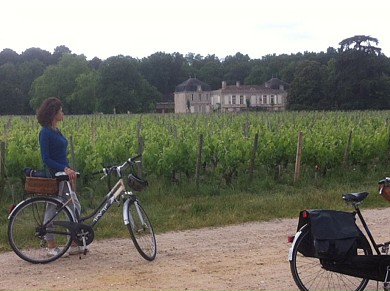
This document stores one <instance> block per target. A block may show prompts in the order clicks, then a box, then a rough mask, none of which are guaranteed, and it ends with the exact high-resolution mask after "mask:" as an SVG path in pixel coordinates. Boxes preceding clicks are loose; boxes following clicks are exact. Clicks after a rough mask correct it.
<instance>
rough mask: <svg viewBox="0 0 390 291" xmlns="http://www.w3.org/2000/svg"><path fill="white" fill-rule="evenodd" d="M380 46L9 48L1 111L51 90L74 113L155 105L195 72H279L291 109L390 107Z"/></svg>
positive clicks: (21, 107) (216, 82) (213, 77)
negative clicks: (221, 51)
mask: <svg viewBox="0 0 390 291" xmlns="http://www.w3.org/2000/svg"><path fill="white" fill-rule="evenodd" d="M377 45H378V40H377V39H376V38H372V37H370V36H364V35H357V36H353V37H351V38H347V39H344V40H342V41H341V42H340V47H339V48H337V49H336V48H332V47H329V48H328V49H327V51H326V52H320V53H314V52H304V53H297V54H291V55H286V54H283V55H267V56H264V57H262V58H261V59H250V58H249V56H248V55H244V54H242V53H239V52H238V53H236V55H234V56H226V57H225V58H224V59H219V58H218V57H216V56H215V55H208V56H206V57H203V56H201V55H197V54H193V53H189V54H187V55H185V56H183V55H182V54H180V53H173V54H167V53H163V52H156V53H154V54H152V55H150V56H149V57H145V58H142V59H135V58H132V57H130V56H123V55H119V56H112V57H110V58H108V59H106V60H101V59H99V58H97V57H95V58H93V59H92V60H87V59H86V57H85V56H84V55H76V54H73V53H72V52H71V50H70V49H69V48H67V47H66V46H58V47H56V48H55V49H54V52H53V53H50V52H48V51H45V50H42V49H39V48H29V49H27V50H26V51H24V52H23V53H21V54H18V53H16V52H15V51H13V50H12V49H8V48H7V49H4V50H3V51H1V52H0V114H1V115H6V114H16V115H22V114H34V112H35V109H36V108H37V106H39V104H40V103H41V102H42V100H43V99H44V98H46V97H48V96H57V97H59V98H60V99H61V100H62V101H63V102H64V107H65V108H64V109H65V112H66V113H67V114H89V113H96V112H102V113H113V112H116V113H127V112H132V113H146V112H154V110H155V106H156V103H158V102H163V101H173V92H174V90H175V87H176V86H177V85H178V84H180V83H181V82H183V81H185V80H186V79H188V78H189V77H196V78H198V79H199V80H201V81H204V82H206V83H208V84H209V85H210V86H211V88H212V89H218V88H220V87H221V82H222V81H226V82H227V83H228V84H234V83H235V82H236V81H239V82H240V83H241V84H252V85H256V84H257V85H261V84H264V82H265V81H267V80H269V79H270V78H272V77H278V78H279V79H282V80H283V81H285V82H287V83H289V84H290V86H289V95H288V109H290V110H365V109H390V60H389V58H388V57H386V56H385V55H384V54H383V53H381V49H380V48H379V47H378V46H377Z"/></svg>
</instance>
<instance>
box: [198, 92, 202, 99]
mask: <svg viewBox="0 0 390 291" xmlns="http://www.w3.org/2000/svg"><path fill="white" fill-rule="evenodd" d="M199 101H202V94H201V93H199Z"/></svg>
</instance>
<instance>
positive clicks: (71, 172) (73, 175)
mask: <svg viewBox="0 0 390 291" xmlns="http://www.w3.org/2000/svg"><path fill="white" fill-rule="evenodd" d="M64 172H65V174H67V175H68V176H69V180H77V175H76V172H75V171H74V170H72V169H71V168H68V167H66V168H65V169H64Z"/></svg>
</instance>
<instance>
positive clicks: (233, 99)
mask: <svg viewBox="0 0 390 291" xmlns="http://www.w3.org/2000/svg"><path fill="white" fill-rule="evenodd" d="M232 104H237V103H236V95H233V96H232Z"/></svg>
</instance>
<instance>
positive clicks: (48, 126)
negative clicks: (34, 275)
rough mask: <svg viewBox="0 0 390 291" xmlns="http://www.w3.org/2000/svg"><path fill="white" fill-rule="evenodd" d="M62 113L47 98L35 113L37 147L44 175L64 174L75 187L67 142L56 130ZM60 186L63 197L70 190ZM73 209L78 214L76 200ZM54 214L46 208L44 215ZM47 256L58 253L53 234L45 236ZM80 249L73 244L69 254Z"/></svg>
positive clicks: (55, 100)
mask: <svg viewBox="0 0 390 291" xmlns="http://www.w3.org/2000/svg"><path fill="white" fill-rule="evenodd" d="M63 118H64V113H63V112H62V102H61V100H59V99H58V98H56V97H50V98H47V99H46V100H45V101H44V102H43V103H42V105H41V106H40V107H39V109H38V111H37V119H38V122H39V124H40V125H41V126H42V128H41V131H40V132H39V145H40V149H41V156H42V161H43V164H44V167H45V171H46V175H47V176H48V177H54V174H55V173H56V172H65V173H66V174H67V175H68V176H69V179H70V181H71V184H72V185H73V187H74V185H75V182H76V180H77V174H76V172H75V171H74V170H73V169H71V168H70V167H69V161H68V158H67V154H68V150H67V148H68V140H67V139H66V138H65V136H63V135H62V133H61V131H60V130H59V129H58V128H57V123H58V122H59V121H62V120H63ZM61 183H62V184H60V187H59V189H60V193H58V194H59V195H65V193H67V192H68V193H69V192H70V189H66V187H65V186H64V185H66V184H65V183H64V182H61ZM71 208H73V207H71ZM74 208H75V209H76V210H77V211H78V213H80V211H81V205H80V202H79V201H78V200H77V197H76V199H75V201H74ZM54 213H55V208H53V207H48V209H47V211H46V215H47V216H48V217H50V216H52V215H53V214H54ZM45 238H46V241H47V248H48V255H49V256H52V255H55V254H56V253H58V252H59V251H60V250H59V248H58V247H57V243H56V240H55V238H54V235H53V234H47V235H46V237H45ZM81 252H82V249H81V248H80V247H78V246H77V243H75V242H73V243H72V246H71V247H70V250H69V252H68V253H69V254H71V255H75V254H80V253H81Z"/></svg>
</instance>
